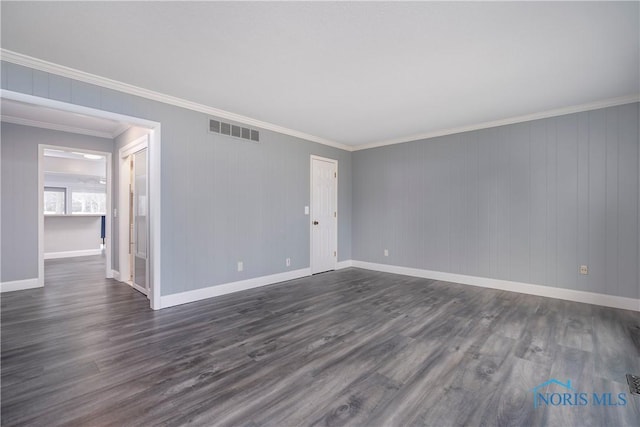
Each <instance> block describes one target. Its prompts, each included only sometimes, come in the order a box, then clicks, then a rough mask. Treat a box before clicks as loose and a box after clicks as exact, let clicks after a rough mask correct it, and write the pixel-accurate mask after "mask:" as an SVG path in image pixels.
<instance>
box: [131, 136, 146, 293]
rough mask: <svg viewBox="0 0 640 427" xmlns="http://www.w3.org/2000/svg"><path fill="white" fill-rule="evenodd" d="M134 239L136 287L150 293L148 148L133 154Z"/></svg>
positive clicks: (132, 244) (133, 276)
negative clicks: (148, 263) (148, 264)
mask: <svg viewBox="0 0 640 427" xmlns="http://www.w3.org/2000/svg"><path fill="white" fill-rule="evenodd" d="M131 157H132V163H133V168H132V173H131V175H132V185H131V188H132V197H131V199H132V202H133V203H132V209H131V211H130V212H131V216H130V218H131V220H132V221H131V224H132V233H131V236H132V240H131V245H130V247H131V254H132V256H131V261H132V268H131V276H132V281H133V285H134V287H135V288H137V289H139V290H140V291H142V292H144V293H145V294H146V295H149V280H148V274H147V273H148V266H147V262H148V256H147V253H148V247H149V221H148V214H147V213H148V209H149V207H148V206H149V205H148V197H147V195H148V194H149V193H148V185H147V149H146V148H145V149H142V150H140V151H138V152H136V153H134V154H133V155H132V156H131Z"/></svg>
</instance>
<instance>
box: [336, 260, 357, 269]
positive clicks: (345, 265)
mask: <svg viewBox="0 0 640 427" xmlns="http://www.w3.org/2000/svg"><path fill="white" fill-rule="evenodd" d="M349 267H353V261H352V260H350V259H348V260H346V261H340V262H338V263H337V264H336V270H342V269H343V268H349Z"/></svg>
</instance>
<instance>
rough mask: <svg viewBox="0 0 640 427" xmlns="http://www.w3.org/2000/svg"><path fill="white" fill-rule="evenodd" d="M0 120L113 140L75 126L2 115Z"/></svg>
mask: <svg viewBox="0 0 640 427" xmlns="http://www.w3.org/2000/svg"><path fill="white" fill-rule="evenodd" d="M0 120H2V122H4V123H13V124H15V125H22V126H31V127H35V128H41V129H50V130H58V131H62V132H68V133H76V134H80V135H89V136H97V137H99V138H108V139H113V138H114V137H113V135H111V133H109V132H100V131H97V130H91V129H83V128H78V127H75V126H66V125H61V124H57V123H48V122H41V121H38V120H30V119H24V118H22V117H12V116H5V115H2V116H0Z"/></svg>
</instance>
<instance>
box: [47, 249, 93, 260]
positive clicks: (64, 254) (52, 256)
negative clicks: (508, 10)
mask: <svg viewBox="0 0 640 427" xmlns="http://www.w3.org/2000/svg"><path fill="white" fill-rule="evenodd" d="M100 254H102V249H85V250H82V251H65V252H46V253H45V254H44V259H56V258H73V257H77V256H91V255H100Z"/></svg>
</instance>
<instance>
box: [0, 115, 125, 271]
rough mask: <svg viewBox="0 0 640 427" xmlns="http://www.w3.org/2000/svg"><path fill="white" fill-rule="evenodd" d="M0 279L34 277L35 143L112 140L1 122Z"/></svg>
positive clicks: (109, 144)
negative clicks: (0, 234)
mask: <svg viewBox="0 0 640 427" xmlns="http://www.w3.org/2000/svg"><path fill="white" fill-rule="evenodd" d="M0 133H1V134H0V137H1V138H0V153H1V157H2V159H1V162H2V164H1V165H0V166H1V167H0V170H1V173H2V177H1V180H0V181H1V182H2V194H1V196H0V197H2V200H1V203H0V205H1V206H2V212H1V214H2V219H1V221H2V222H1V224H0V226H1V227H2V242H1V244H2V260H0V262H1V265H0V271H1V274H2V276H1V277H0V281H2V282H9V281H13V280H23V279H33V278H36V277H38V144H48V145H58V146H64V147H71V148H78V149H87V150H97V151H108V152H110V151H112V149H113V140H111V139H105V138H96V137H93V136H85V135H76V134H71V133H66V132H59V131H53V130H47V129H38V128H33V127H28V126H20V125H14V124H10V123H2V124H1V125H0Z"/></svg>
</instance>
